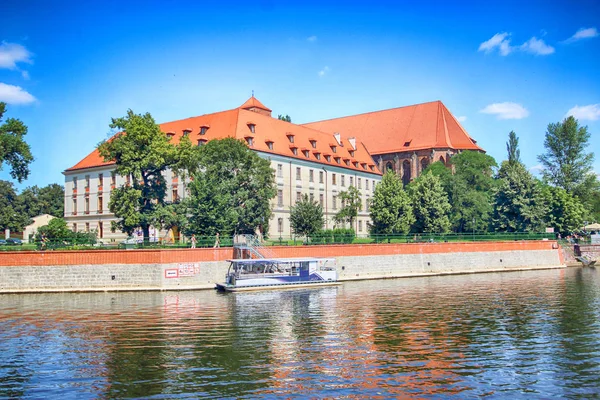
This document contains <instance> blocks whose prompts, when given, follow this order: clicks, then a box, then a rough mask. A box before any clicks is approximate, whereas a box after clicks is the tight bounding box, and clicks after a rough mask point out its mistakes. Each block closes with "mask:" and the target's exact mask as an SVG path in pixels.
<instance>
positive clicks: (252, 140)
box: [246, 137, 254, 147]
mask: <svg viewBox="0 0 600 400" xmlns="http://www.w3.org/2000/svg"><path fill="white" fill-rule="evenodd" d="M246 142H247V143H248V146H250V147H252V146H254V139H253V138H251V137H247V138H246Z"/></svg>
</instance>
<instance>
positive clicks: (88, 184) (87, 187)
mask: <svg viewBox="0 0 600 400" xmlns="http://www.w3.org/2000/svg"><path fill="white" fill-rule="evenodd" d="M85 188H86V189H89V188H90V176H89V175H86V176H85Z"/></svg>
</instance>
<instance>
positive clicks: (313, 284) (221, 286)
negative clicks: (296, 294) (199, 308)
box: [216, 281, 342, 292]
mask: <svg viewBox="0 0 600 400" xmlns="http://www.w3.org/2000/svg"><path fill="white" fill-rule="evenodd" d="M341 284H342V283H341V282H338V281H310V282H307V281H300V282H286V283H281V282H277V283H271V284H257V285H244V286H236V285H228V284H225V283H217V286H216V289H217V290H221V291H224V292H249V291H256V290H280V289H306V288H317V287H323V286H339V285H341Z"/></svg>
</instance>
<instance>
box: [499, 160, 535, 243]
mask: <svg viewBox="0 0 600 400" xmlns="http://www.w3.org/2000/svg"><path fill="white" fill-rule="evenodd" d="M497 179H498V185H497V187H496V190H495V195H494V214H493V217H492V225H493V227H494V229H495V230H497V231H501V232H539V231H541V230H542V229H543V228H544V217H545V215H546V209H547V208H546V204H545V202H544V198H543V196H542V192H541V187H540V182H538V181H537V180H536V179H535V178H534V177H533V176H532V175H531V173H530V172H529V171H527V169H526V168H525V166H524V165H523V164H522V163H518V162H517V163H513V164H511V163H509V162H508V161H504V162H503V163H502V166H501V167H500V170H499V171H498V176H497Z"/></svg>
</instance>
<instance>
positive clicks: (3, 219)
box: [0, 180, 29, 232]
mask: <svg viewBox="0 0 600 400" xmlns="http://www.w3.org/2000/svg"><path fill="white" fill-rule="evenodd" d="M19 209H20V204H19V198H18V196H17V193H16V192H15V188H14V186H13V184H12V182H8V181H2V180H0V229H1V230H2V231H4V229H10V230H11V231H13V232H20V231H22V230H23V227H25V226H26V225H28V224H29V218H28V216H27V215H24V214H23V213H21V212H20V210H19Z"/></svg>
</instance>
